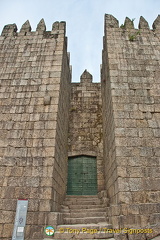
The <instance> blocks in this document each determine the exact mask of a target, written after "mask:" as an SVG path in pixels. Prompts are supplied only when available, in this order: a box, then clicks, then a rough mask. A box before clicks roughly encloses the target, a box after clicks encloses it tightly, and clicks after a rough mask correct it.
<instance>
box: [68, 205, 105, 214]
mask: <svg viewBox="0 0 160 240" xmlns="http://www.w3.org/2000/svg"><path fill="white" fill-rule="evenodd" d="M83 211H85V212H88V213H89V212H91V211H92V212H106V211H105V208H103V207H100V208H98V207H97V206H96V208H93V209H90V208H88V209H84V210H83ZM70 212H71V213H72V212H77V213H78V212H82V209H70Z"/></svg>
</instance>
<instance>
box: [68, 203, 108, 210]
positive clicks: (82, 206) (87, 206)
mask: <svg viewBox="0 0 160 240" xmlns="http://www.w3.org/2000/svg"><path fill="white" fill-rule="evenodd" d="M95 207H96V208H102V209H104V208H103V206H102V205H100V204H98V205H93V204H92V205H91V204H90V205H82V204H79V205H70V206H69V208H70V209H90V210H92V209H94V208H95Z"/></svg>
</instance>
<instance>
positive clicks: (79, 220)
mask: <svg viewBox="0 0 160 240" xmlns="http://www.w3.org/2000/svg"><path fill="white" fill-rule="evenodd" d="M63 220H64V224H88V223H99V222H105V221H106V218H105V217H82V218H70V217H69V218H64V219H63Z"/></svg>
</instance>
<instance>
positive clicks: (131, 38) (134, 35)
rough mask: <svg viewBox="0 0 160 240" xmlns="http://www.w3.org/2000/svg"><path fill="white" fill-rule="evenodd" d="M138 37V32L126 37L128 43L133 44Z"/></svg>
mask: <svg viewBox="0 0 160 240" xmlns="http://www.w3.org/2000/svg"><path fill="white" fill-rule="evenodd" d="M138 35H140V31H137V32H136V33H135V34H131V33H129V35H128V38H129V41H131V42H133V41H134V40H136V39H137V36H138Z"/></svg>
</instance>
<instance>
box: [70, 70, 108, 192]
mask: <svg viewBox="0 0 160 240" xmlns="http://www.w3.org/2000/svg"><path fill="white" fill-rule="evenodd" d="M71 86H72V88H71V89H72V90H71V105H70V113H69V139H68V151H69V156H76V155H89V156H95V157H96V158H97V183H98V191H101V190H103V189H104V174H103V137H102V99H101V85H100V83H92V75H91V74H90V73H88V72H87V71H86V70H85V71H84V73H83V74H82V76H81V82H80V83H72V84H71Z"/></svg>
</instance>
